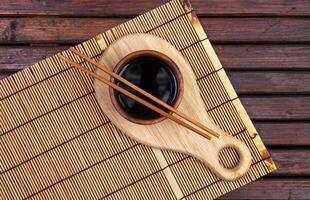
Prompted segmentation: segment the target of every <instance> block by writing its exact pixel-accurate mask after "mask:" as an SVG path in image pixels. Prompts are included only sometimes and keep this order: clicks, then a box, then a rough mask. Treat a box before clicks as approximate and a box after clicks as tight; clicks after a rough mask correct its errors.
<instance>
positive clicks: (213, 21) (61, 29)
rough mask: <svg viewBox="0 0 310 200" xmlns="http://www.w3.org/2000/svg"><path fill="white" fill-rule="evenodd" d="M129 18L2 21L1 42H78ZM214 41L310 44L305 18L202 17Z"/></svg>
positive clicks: (309, 21) (308, 29) (309, 34)
mask: <svg viewBox="0 0 310 200" xmlns="http://www.w3.org/2000/svg"><path fill="white" fill-rule="evenodd" d="M127 20H128V19H124V18H55V17H50V18H10V17H5V18H2V19H1V21H0V43H2V44H13V43H42V42H44V43H69V44H73V43H79V42H81V41H84V40H86V39H88V38H90V37H92V36H94V35H97V34H99V33H102V32H104V31H106V30H108V29H110V28H112V27H114V26H115V25H117V24H120V23H123V22H125V21H127ZM200 21H201V23H202V25H203V27H204V29H205V30H206V32H207V35H208V38H209V39H210V40H211V42H216V43H217V42H220V43H224V42H230V43H231V42H233V43H237V42H239V43H246V42H251V43H263V42H268V43H287V42H289V43H293V42H297V43H301V42H309V41H310V20H308V19H306V18H201V19H200Z"/></svg>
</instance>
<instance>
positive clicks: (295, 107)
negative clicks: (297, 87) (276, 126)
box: [241, 96, 310, 121]
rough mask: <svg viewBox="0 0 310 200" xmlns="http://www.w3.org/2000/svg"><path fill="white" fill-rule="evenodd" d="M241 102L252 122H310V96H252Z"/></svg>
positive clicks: (242, 98)
mask: <svg viewBox="0 0 310 200" xmlns="http://www.w3.org/2000/svg"><path fill="white" fill-rule="evenodd" d="M241 102H242V103H243V105H244V107H245V108H246V110H247V112H248V114H249V115H250V118H251V119H252V120H277V121H287V120H310V96H268V97H264V96H251V97H241Z"/></svg>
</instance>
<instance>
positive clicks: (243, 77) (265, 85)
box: [228, 71, 310, 94]
mask: <svg viewBox="0 0 310 200" xmlns="http://www.w3.org/2000/svg"><path fill="white" fill-rule="evenodd" d="M228 77H229V78H230V81H231V82H232V84H233V86H234V88H235V90H236V91H237V93H238V94H310V87H309V85H310V71H308V72H307V71H303V72H301V71H280V72H279V71H271V72H270V71H267V72H264V71H259V72H257V71H255V72H251V71H233V72H228Z"/></svg>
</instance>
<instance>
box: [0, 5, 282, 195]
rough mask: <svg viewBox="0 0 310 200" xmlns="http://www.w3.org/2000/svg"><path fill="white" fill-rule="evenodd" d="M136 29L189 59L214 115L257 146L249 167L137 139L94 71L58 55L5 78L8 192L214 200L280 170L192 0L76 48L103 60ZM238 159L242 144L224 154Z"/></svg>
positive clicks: (4, 179) (3, 165)
mask: <svg viewBox="0 0 310 200" xmlns="http://www.w3.org/2000/svg"><path fill="white" fill-rule="evenodd" d="M132 33H150V34H153V35H156V36H159V37H162V38H164V39H166V40H167V41H169V42H170V43H171V44H172V45H174V46H175V47H176V48H177V49H178V50H179V51H181V53H182V54H183V55H184V56H185V57H186V58H187V60H188V61H189V63H190V64H191V66H192V68H193V70H194V72H195V74H196V77H197V83H198V85H199V87H200V90H201V96H202V98H203V100H204V103H205V107H206V110H207V111H208V113H209V115H210V117H211V118H212V119H213V120H214V122H215V123H216V124H218V125H219V126H220V127H222V128H223V129H224V130H225V131H227V132H228V133H230V134H232V135H233V136H235V137H237V138H238V139H240V140H242V141H244V142H245V143H246V145H247V146H248V147H249V149H250V150H251V153H252V156H253V161H252V165H251V168H250V170H249V172H248V174H247V175H246V176H245V177H243V178H241V179H239V180H237V181H233V182H226V181H223V180H220V179H218V178H217V177H216V176H215V175H214V174H212V173H211V172H210V170H209V169H208V168H206V167H205V166H204V165H203V164H202V163H200V162H199V161H198V160H196V159H194V158H192V157H189V156H186V155H183V154H180V153H176V152H171V151H162V150H158V149H153V148H150V147H147V146H144V145H142V144H138V143H137V142H135V141H133V140H131V139H129V138H128V137H127V136H126V135H125V134H123V133H122V132H121V131H120V130H118V129H117V128H116V127H115V126H114V125H113V124H112V123H111V122H110V121H109V118H108V116H105V115H104V114H103V112H102V110H101V109H100V107H99V105H98V103H97V101H96V99H95V94H94V88H93V80H92V79H91V78H90V77H88V76H87V75H85V74H83V73H81V72H79V71H77V70H76V69H73V68H72V67H70V66H69V65H67V64H65V63H63V62H61V61H60V60H59V59H58V58H57V56H56V55H55V56H52V57H49V58H47V59H45V60H43V61H41V62H39V63H37V64H34V65H33V66H31V67H29V68H27V69H25V70H23V71H20V72H18V73H16V74H14V75H12V76H10V77H8V78H6V79H3V80H1V85H0V86H1V136H0V137H1V138H0V143H1V146H0V150H1V154H0V155H1V157H0V159H1V160H0V161H1V162H0V170H1V176H0V179H1V180H0V181H1V191H0V192H1V199H214V198H216V197H219V196H221V195H223V194H225V193H227V192H229V191H232V190H234V189H236V188H238V187H240V186H242V185H244V184H246V183H249V182H251V181H253V180H256V179H258V178H259V177H261V176H264V175H266V174H267V173H269V172H271V171H273V170H275V168H276V167H275V165H274V163H273V161H272V159H271V158H270V156H269V154H268V152H267V150H266V148H265V146H264V144H263V143H262V141H261V139H260V137H259V135H258V133H257V131H256V130H255V128H254V126H253V124H252V122H251V120H250V119H249V117H248V115H247V113H246V111H245V110H244V108H243V106H242V104H241V102H240V100H239V98H238V97H237V95H236V93H235V91H234V89H233V87H232V85H231V83H230V81H229V79H228V77H227V75H226V73H225V71H224V69H223V67H222V65H221V63H220V62H219V60H218V58H217V56H216V55H215V53H214V51H213V48H212V47H211V45H210V42H209V40H208V38H207V35H206V34H205V32H204V31H203V29H202V26H201V24H200V22H199V20H198V18H197V17H196V15H195V13H194V11H193V10H192V7H191V5H190V4H189V2H188V1H183V0H173V1H170V2H168V3H166V4H164V5H162V6H160V7H158V8H156V9H153V10H151V11H149V12H147V13H145V14H143V15H141V16H138V17H136V18H134V19H132V20H130V21H128V22H126V23H124V24H121V25H119V26H117V27H115V28H113V29H111V30H109V31H107V32H105V33H102V34H99V35H98V36H96V37H94V38H92V39H90V40H88V41H85V42H83V43H81V44H79V45H77V48H79V50H80V51H82V52H84V53H85V54H86V55H88V56H90V57H92V58H94V59H96V60H98V59H99V57H100V55H101V54H102V52H103V51H104V49H105V48H106V47H107V46H108V45H110V44H111V43H112V42H113V41H115V40H117V39H118V38H120V37H122V36H124V35H127V34H132ZM61 53H62V54H64V55H66V56H68V57H70V58H71V59H73V60H75V61H77V62H79V63H81V64H82V65H84V66H85V67H88V68H89V69H92V70H94V69H93V68H92V66H90V65H89V64H87V63H85V62H83V61H82V60H80V58H78V57H76V56H74V55H72V54H71V53H70V52H68V51H64V52H61ZM236 161H237V156H236V155H235V154H234V152H233V151H229V150H227V151H226V152H224V153H223V154H222V155H221V162H222V163H223V165H225V166H232V165H233V164H234V163H235V162H236Z"/></svg>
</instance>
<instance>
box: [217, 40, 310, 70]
mask: <svg viewBox="0 0 310 200" xmlns="http://www.w3.org/2000/svg"><path fill="white" fill-rule="evenodd" d="M213 46H214V49H215V51H216V53H217V55H218V57H219V58H220V60H221V62H222V64H223V66H224V67H225V69H228V70H275V69H279V70H286V69H292V70H299V69H301V70H303V69H310V65H309V63H310V56H309V55H310V46H309V45H287V44H286V45H265V44H262V45H240V44H235V45H227V44H226V45H213Z"/></svg>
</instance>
